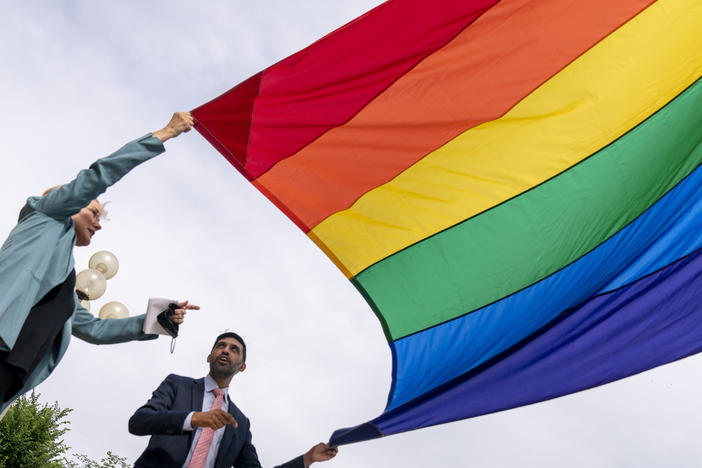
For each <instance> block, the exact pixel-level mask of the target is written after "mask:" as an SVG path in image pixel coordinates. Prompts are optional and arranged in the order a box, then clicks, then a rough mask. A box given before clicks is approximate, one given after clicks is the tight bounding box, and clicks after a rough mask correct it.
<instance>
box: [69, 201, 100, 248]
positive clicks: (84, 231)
mask: <svg viewBox="0 0 702 468" xmlns="http://www.w3.org/2000/svg"><path fill="white" fill-rule="evenodd" d="M101 208H102V207H101V206H100V203H99V202H98V201H97V200H93V201H91V202H90V204H89V205H88V206H86V207H85V208H83V209H82V210H80V211H79V212H78V213H76V214H74V215H73V216H71V218H73V224H74V225H75V228H76V245H77V246H78V247H83V246H86V245H89V244H90V240H91V239H92V237H93V234H95V233H96V232H97V231H99V230H100V229H102V226H100V210H101Z"/></svg>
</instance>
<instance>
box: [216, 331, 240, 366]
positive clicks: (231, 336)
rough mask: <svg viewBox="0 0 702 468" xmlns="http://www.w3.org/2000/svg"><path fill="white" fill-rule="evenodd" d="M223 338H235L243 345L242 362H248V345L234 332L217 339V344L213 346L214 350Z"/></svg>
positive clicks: (223, 334) (226, 333)
mask: <svg viewBox="0 0 702 468" xmlns="http://www.w3.org/2000/svg"><path fill="white" fill-rule="evenodd" d="M222 338H234V339H235V340H237V341H238V342H239V343H241V348H242V349H241V362H246V343H245V342H244V339H243V338H242V337H240V336H239V335H237V334H236V333H234V332H224V333H222V334H221V335H219V336H218V337H217V339H215V342H214V344H213V345H212V349H214V347H215V346H217V343H219V340H221V339H222Z"/></svg>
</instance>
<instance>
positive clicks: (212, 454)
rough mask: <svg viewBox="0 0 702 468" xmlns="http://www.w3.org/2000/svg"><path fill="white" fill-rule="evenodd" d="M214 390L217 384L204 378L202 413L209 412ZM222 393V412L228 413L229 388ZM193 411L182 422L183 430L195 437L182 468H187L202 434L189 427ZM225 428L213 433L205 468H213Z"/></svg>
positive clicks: (200, 430)
mask: <svg viewBox="0 0 702 468" xmlns="http://www.w3.org/2000/svg"><path fill="white" fill-rule="evenodd" d="M215 388H218V385H217V382H215V381H214V379H213V378H212V377H210V375H209V374H208V375H206V376H205V394H204V395H203V397H202V411H209V410H211V409H212V404H213V403H214V400H215V396H214V393H212V390H214V389H215ZM221 390H222V391H223V392H224V397H223V399H222V411H228V409H229V394H228V393H227V391H228V390H229V387H224V388H222V389H221ZM194 412H195V411H191V412H190V414H189V415H188V417H187V418H185V421H184V422H183V430H184V431H192V430H195V436H194V437H193V443H192V444H191V445H190V450H189V451H188V457H187V458H186V459H185V463H184V464H183V468H188V465H189V464H190V459H191V458H192V457H193V451H194V450H195V446H196V445H197V441H198V440H199V439H200V434H202V428H201V427H198V428H194V427H192V426H191V425H190V422H191V420H192V418H193V413H194ZM226 427H227V426H224V427H220V428H219V429H217V430H216V431H215V433H214V436H213V437H212V444H211V445H210V451H209V452H208V453H207V462H206V463H205V467H206V468H214V464H215V461H216V460H217V453H218V452H219V444H220V443H221V442H222V437H223V436H224V429H226Z"/></svg>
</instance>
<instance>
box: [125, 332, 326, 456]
mask: <svg viewBox="0 0 702 468" xmlns="http://www.w3.org/2000/svg"><path fill="white" fill-rule="evenodd" d="M207 362H209V364H210V372H209V374H208V375H207V376H205V377H204V378H202V379H193V378H190V377H182V376H179V375H175V374H171V375H169V376H168V377H166V379H165V380H164V381H163V382H162V383H161V385H160V386H159V387H158V388H157V389H156V391H154V393H153V395H152V397H151V399H150V400H149V401H148V402H146V404H145V405H144V406H142V407H141V408H139V409H138V410H136V412H135V413H134V415H133V416H132V417H131V418H130V419H129V432H131V433H132V434H135V435H151V439H150V440H149V445H148V446H147V447H146V450H144V453H142V454H141V456H140V457H139V459H137V461H136V464H135V465H134V466H135V468H139V467H159V468H170V467H172V468H225V467H232V466H233V467H235V468H260V467H261V464H260V463H259V461H258V455H257V454H256V449H255V448H254V446H253V444H252V443H251V430H250V424H249V420H248V418H246V416H244V413H242V412H241V411H240V410H239V408H237V407H236V405H235V404H234V403H233V402H232V401H230V400H229V398H228V396H227V390H228V388H229V382H230V381H231V380H232V377H234V375H235V374H236V373H237V372H243V371H244V369H246V344H245V343H244V340H243V339H242V338H241V337H240V336H239V335H237V334H236V333H231V332H227V333H223V334H221V335H219V336H218V337H217V339H216V340H215V344H214V346H213V347H212V350H211V351H210V354H209V355H208V356H207ZM336 453H337V449H336V447H331V446H329V445H328V444H324V443H320V444H317V445H315V446H314V447H312V448H311V449H310V450H309V451H307V453H305V454H304V455H301V456H299V457H297V458H295V459H294V460H292V461H289V462H287V463H285V464H283V465H280V467H279V468H305V467H308V466H309V465H311V464H312V463H314V462H317V461H326V460H329V459H331V458H333V457H334V456H335V455H336Z"/></svg>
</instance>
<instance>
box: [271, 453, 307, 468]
mask: <svg viewBox="0 0 702 468" xmlns="http://www.w3.org/2000/svg"><path fill="white" fill-rule="evenodd" d="M275 468H306V467H305V464H304V463H303V462H302V455H300V456H299V457H297V458H294V459H292V460H290V461H289V462H287V463H283V464H282V465H278V466H276V467H275Z"/></svg>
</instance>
